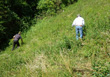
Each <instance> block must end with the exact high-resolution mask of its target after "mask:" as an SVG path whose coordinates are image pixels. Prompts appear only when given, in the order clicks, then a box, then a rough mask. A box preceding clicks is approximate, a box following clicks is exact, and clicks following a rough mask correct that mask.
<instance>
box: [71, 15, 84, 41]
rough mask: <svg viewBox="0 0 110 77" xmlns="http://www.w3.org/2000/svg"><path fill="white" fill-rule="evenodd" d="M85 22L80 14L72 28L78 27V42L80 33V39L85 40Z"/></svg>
mask: <svg viewBox="0 0 110 77" xmlns="http://www.w3.org/2000/svg"><path fill="white" fill-rule="evenodd" d="M84 24H85V22H84V19H83V18H82V17H81V16H80V14H78V15H77V18H75V20H74V21H73V23H72V27H73V26H76V39H77V40H78V39H79V37H78V34H79V32H80V39H82V38H83V26H84Z"/></svg>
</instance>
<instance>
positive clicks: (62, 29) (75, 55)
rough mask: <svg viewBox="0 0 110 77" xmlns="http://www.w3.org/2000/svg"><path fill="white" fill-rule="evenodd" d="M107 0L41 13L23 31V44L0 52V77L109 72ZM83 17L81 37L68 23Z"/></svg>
mask: <svg viewBox="0 0 110 77" xmlns="http://www.w3.org/2000/svg"><path fill="white" fill-rule="evenodd" d="M109 5H110V0H83V1H80V0H79V1H78V2H77V3H75V4H74V5H70V6H69V7H67V8H65V9H64V11H63V12H62V13H60V14H59V15H57V16H54V17H49V18H48V17H47V18H46V17H45V18H44V19H43V20H40V21H38V22H37V24H36V25H35V26H32V27H31V28H30V30H29V31H28V32H27V33H23V34H22V36H23V38H24V42H25V44H24V45H22V46H21V47H20V48H18V49H16V50H14V51H11V48H12V44H11V42H10V46H9V47H7V49H6V50H5V51H2V52H1V53H0V77H7V76H8V77H14V76H15V77H27V76H28V77H36V76H37V77H41V76H42V77H80V76H81V77H82V76H83V77H92V76H94V77H103V76H104V77H105V76H110V67H109V66H110V61H109V59H110V51H109V50H110V36H109V33H110V30H109V29H110V8H109ZM78 13H80V14H81V15H82V17H83V18H84V19H85V23H86V25H85V29H84V33H85V36H84V41H76V39H75V28H72V27H71V24H72V22H73V20H74V19H75V17H76V15H77V14H78Z"/></svg>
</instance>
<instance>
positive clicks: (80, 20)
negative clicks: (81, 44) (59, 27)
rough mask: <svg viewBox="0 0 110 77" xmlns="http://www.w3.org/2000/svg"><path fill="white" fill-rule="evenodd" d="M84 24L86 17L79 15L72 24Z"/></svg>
mask: <svg viewBox="0 0 110 77" xmlns="http://www.w3.org/2000/svg"><path fill="white" fill-rule="evenodd" d="M84 24H85V22H84V19H83V18H82V17H80V16H79V17H77V18H76V19H75V20H74V21H73V23H72V26H80V25H82V26H84Z"/></svg>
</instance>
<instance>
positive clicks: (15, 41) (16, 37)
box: [12, 32, 23, 51]
mask: <svg viewBox="0 0 110 77" xmlns="http://www.w3.org/2000/svg"><path fill="white" fill-rule="evenodd" d="M19 39H21V43H23V39H22V37H21V32H19V33H18V34H16V35H14V36H13V48H12V51H13V50H14V48H15V45H17V47H19V46H20V44H19Z"/></svg>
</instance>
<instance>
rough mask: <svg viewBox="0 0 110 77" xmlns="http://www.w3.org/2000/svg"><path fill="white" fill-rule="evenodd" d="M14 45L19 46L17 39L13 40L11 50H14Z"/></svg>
mask: <svg viewBox="0 0 110 77" xmlns="http://www.w3.org/2000/svg"><path fill="white" fill-rule="evenodd" d="M15 45H17V47H19V46H20V44H19V41H18V40H13V48H12V51H13V50H14V48H15Z"/></svg>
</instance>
